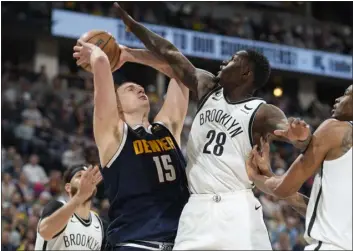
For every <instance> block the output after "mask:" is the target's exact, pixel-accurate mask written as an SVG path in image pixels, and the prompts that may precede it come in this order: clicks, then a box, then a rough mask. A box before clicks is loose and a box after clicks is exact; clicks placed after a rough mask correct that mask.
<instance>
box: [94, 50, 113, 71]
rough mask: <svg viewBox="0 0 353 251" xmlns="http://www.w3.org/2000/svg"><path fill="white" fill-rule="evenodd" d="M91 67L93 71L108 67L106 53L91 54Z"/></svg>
mask: <svg viewBox="0 0 353 251" xmlns="http://www.w3.org/2000/svg"><path fill="white" fill-rule="evenodd" d="M91 67H92V72H93V73H94V72H95V71H97V70H99V69H101V68H108V69H110V62H109V59H108V57H107V55H105V54H104V53H99V54H98V55H92V56H91Z"/></svg>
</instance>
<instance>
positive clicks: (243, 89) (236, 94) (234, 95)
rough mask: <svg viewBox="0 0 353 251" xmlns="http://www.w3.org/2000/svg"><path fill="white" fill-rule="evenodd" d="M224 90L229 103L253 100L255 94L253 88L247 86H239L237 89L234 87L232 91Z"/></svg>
mask: <svg viewBox="0 0 353 251" xmlns="http://www.w3.org/2000/svg"><path fill="white" fill-rule="evenodd" d="M223 89H224V92H223V95H224V97H225V98H226V99H227V101H229V102H238V101H241V100H244V99H247V98H251V97H252V96H253V93H254V92H253V90H252V88H251V87H250V88H249V87H248V86H246V85H241V86H237V87H235V88H234V87H233V88H232V89H231V88H229V89H227V88H225V87H224V88H223Z"/></svg>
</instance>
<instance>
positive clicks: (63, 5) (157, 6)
mask: <svg viewBox="0 0 353 251" xmlns="http://www.w3.org/2000/svg"><path fill="white" fill-rule="evenodd" d="M274 3H276V2H269V3H268V5H270V4H274ZM257 4H258V5H259V4H260V3H259V2H257ZM262 4H263V5H264V3H262ZM27 5H28V6H26V7H23V6H22V7H20V6H13V7H12V8H16V13H17V14H16V15H17V18H19V19H21V20H26V19H31V18H32V19H33V18H34V17H36V16H40V15H42V16H43V15H44V16H46V15H47V16H49V15H50V11H51V9H50V7H53V8H59V9H67V10H73V11H79V12H83V13H89V14H93V15H97V16H108V17H112V18H116V17H117V13H116V10H115V8H114V7H113V5H112V4H111V2H72V1H68V2H41V3H37V2H28V4H27ZM51 5H52V6H51ZM121 5H122V6H123V7H124V8H125V9H126V10H127V11H128V13H129V14H130V15H131V16H132V17H133V18H135V19H136V20H138V21H141V22H146V23H151V24H159V25H166V26H174V27H179V28H184V29H190V30H195V31H201V32H208V33H215V34H221V35H227V36H235V37H240V38H245V39H252V40H260V41H267V42H271V43H278V44H286V45H290V46H294V47H302V48H308V49H317V50H323V51H329V52H335V53H343V54H352V53H353V36H352V28H351V27H352V26H351V23H350V22H349V21H348V20H347V19H346V20H345V21H346V22H347V23H345V24H337V23H331V22H318V21H317V20H314V19H312V18H307V17H305V16H304V14H303V12H301V13H295V12H294V11H293V9H294V10H296V9H298V8H299V7H300V5H301V2H299V3H293V2H288V3H287V5H288V6H287V8H289V7H291V8H290V9H291V11H281V12H279V11H278V10H275V11H274V10H272V9H271V8H267V9H268V10H267V9H266V8H264V7H268V6H260V7H261V8H259V6H257V8H255V7H254V6H252V5H251V3H241V2H205V3H197V2H131V1H129V2H122V3H121ZM248 5H251V6H250V7H251V8H249V6H248ZM281 5H286V3H282V4H281ZM29 8H30V9H32V10H33V11H32V12H31V13H34V14H32V15H29V14H28V9H29ZM285 10H286V9H285ZM329 11H331V12H333V13H335V12H336V13H335V14H336V15H337V19H338V18H339V17H340V13H341V14H342V15H341V18H343V19H345V18H344V15H343V13H342V10H340V9H337V10H336V11H335V5H333V6H332V7H331V8H330V9H327V10H325V12H322V13H323V14H324V13H330V12H329ZM5 12H6V9H5ZM293 12H294V13H293ZM332 15H333V14H330V15H328V17H329V18H332Z"/></svg>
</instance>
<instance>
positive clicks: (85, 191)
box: [38, 167, 100, 240]
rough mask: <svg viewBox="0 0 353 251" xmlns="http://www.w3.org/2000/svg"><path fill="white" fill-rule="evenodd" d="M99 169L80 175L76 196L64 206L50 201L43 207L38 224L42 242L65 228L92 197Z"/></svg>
mask: <svg viewBox="0 0 353 251" xmlns="http://www.w3.org/2000/svg"><path fill="white" fill-rule="evenodd" d="M98 174H100V173H99V169H98V167H95V168H94V169H92V168H91V167H90V168H89V169H88V170H87V171H86V172H84V174H83V175H82V178H81V181H80V185H79V189H78V192H77V194H76V195H75V196H74V197H72V198H71V199H70V200H69V201H68V202H67V203H66V204H63V203H62V202H59V201H52V202H50V203H49V204H47V205H46V206H45V207H44V210H43V212H42V216H41V220H40V222H39V223H38V233H39V234H40V235H41V236H42V237H43V239H44V240H50V239H52V238H53V237H54V236H56V235H58V234H59V233H60V232H62V231H63V229H64V228H65V227H66V225H67V223H68V221H69V220H70V218H71V216H72V215H73V214H74V213H75V210H76V209H77V207H78V206H80V205H81V204H82V203H83V202H84V201H86V200H87V198H89V197H90V196H91V195H92V192H93V190H94V188H95V187H96V185H97V184H98V180H96V178H97V177H98V176H99V175H98Z"/></svg>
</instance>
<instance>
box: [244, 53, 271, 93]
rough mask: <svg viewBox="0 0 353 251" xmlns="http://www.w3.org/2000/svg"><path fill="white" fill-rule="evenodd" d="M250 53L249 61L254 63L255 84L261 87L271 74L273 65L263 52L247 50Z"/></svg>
mask: <svg viewBox="0 0 353 251" xmlns="http://www.w3.org/2000/svg"><path fill="white" fill-rule="evenodd" d="M245 51H246V52H247V53H248V57H249V61H250V62H251V63H252V64H253V72H254V86H255V88H256V89H260V88H261V87H262V86H264V85H265V84H266V83H267V81H268V79H269V77H270V74H271V66H270V62H268V59H267V58H266V57H265V56H264V55H262V54H261V53H259V52H257V51H254V50H249V49H248V50H245Z"/></svg>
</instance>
